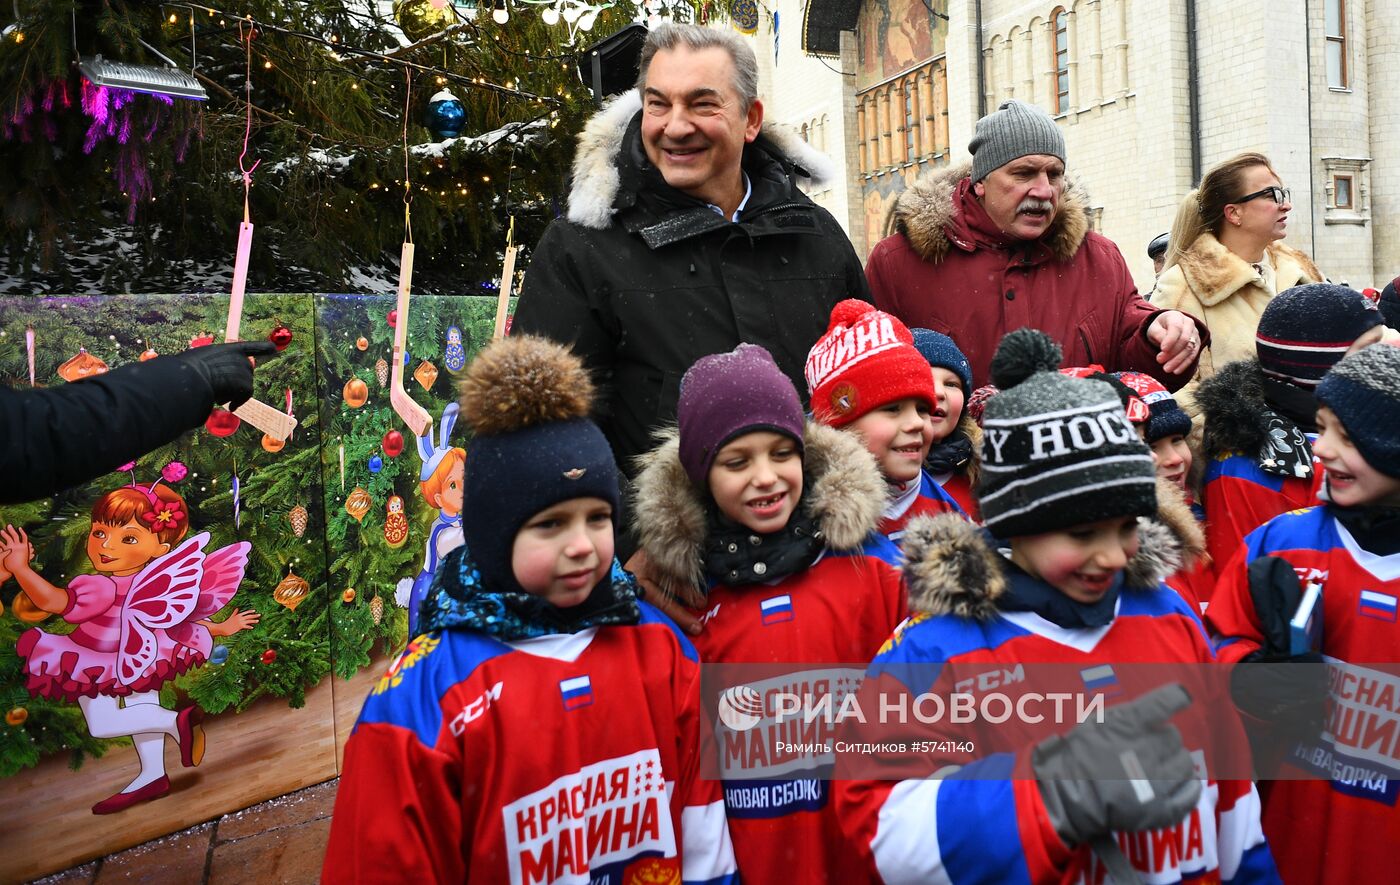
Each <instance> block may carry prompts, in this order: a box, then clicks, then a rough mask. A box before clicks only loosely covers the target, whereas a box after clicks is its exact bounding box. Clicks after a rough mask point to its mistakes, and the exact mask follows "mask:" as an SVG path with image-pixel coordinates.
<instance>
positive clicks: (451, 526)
mask: <svg viewBox="0 0 1400 885" xmlns="http://www.w3.org/2000/svg"><path fill="white" fill-rule="evenodd" d="M456 424H457V404H456V403H452V404H451V405H449V406H448V407H447V408H445V409H443V410H442V417H441V418H440V419H439V420H438V428H439V429H438V444H437V445H436V446H434V445H433V433H432V428H429V429H428V432H427V433H426V434H424V435H423V436H420V437H418V457H420V458H422V459H423V469H422V470H420V471H419V472H418V479H419V491H421V492H422V493H423V500H424V501H427V502H428V504H429V506H431V507H435V508H437V510H438V517H437V519H435V520H433V527H432V530H431V531H430V532H429V533H428V543H427V545H426V547H425V548H424V550H423V569H422V570H421V571H420V572H419V573H418V577H417V578H415V579H414V581H413V590H412V592H411V593H410V594H409V597H408V636H409V638H410V639H412V638H413V637H414V636H415V635H417V627H418V607H419V605H420V604H421V603H422V602H423V597H424V596H426V595H427V593H428V585H429V584H431V583H432V582H433V575H434V574H436V573H437V569H438V564H439V563H441V562H442V558H443V557H444V556H446V555H447V554H448V553H450V552H452V551H453V550H455V549H457V548H458V547H460V546H462V483H463V480H462V468H463V465H465V464H466V463H467V452H466V450H465V449H461V448H454V447H452V445H450V443H449V440H450V439H451V438H452V428H453V427H454V426H456Z"/></svg>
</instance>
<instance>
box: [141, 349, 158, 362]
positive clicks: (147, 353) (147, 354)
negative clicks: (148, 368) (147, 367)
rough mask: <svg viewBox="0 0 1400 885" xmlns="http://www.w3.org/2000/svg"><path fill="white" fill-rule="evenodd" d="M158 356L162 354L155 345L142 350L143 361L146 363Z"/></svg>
mask: <svg viewBox="0 0 1400 885" xmlns="http://www.w3.org/2000/svg"><path fill="white" fill-rule="evenodd" d="M158 356H160V354H158V353H156V351H155V348H154V347H148V348H146V349H145V350H143V351H142V352H141V362H143V363H144V362H146V361H147V360H153V359H155V358H156V357H158Z"/></svg>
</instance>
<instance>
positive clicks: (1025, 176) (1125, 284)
mask: <svg viewBox="0 0 1400 885" xmlns="http://www.w3.org/2000/svg"><path fill="white" fill-rule="evenodd" d="M968 149H969V150H970V151H971V152H972V164H971V167H970V168H969V167H968V166H967V165H961V166H955V167H952V168H949V169H946V170H942V171H939V172H936V173H934V174H932V175H930V176H927V177H925V178H924V179H923V180H921V181H920V182H918V183H917V184H915V185H914V186H913V187H911V188H910V189H909V190H907V191H905V192H904V194H902V195H901V196H900V198H899V201H898V203H896V205H895V224H896V229H897V230H898V233H896V234H894V235H893V236H890V237H887V238H885V239H884V240H882V241H881V242H880V243H878V244H877V245H876V246H875V248H874V250H873V251H872V252H871V253H870V259H869V261H868V262H867V263H866V267H865V274H866V278H867V279H868V280H869V282H870V290H871V293H872V294H873V295H874V298H875V304H876V306H877V307H879V308H880V309H881V310H884V311H887V312H889V313H892V314H894V315H895V316H897V317H899V318H900V319H901V320H903V321H904V323H905V324H906V325H908V326H910V327H916V328H917V327H922V328H927V329H933V330H935V331H938V332H942V333H944V334H946V335H949V336H951V337H952V338H953V339H954V340H955V341H957V343H958V347H959V348H961V350H962V352H963V353H964V354H965V355H966V356H967V358H968V361H969V362H970V363H971V364H972V377H973V383H974V384H976V385H982V384H986V383H988V381H989V380H990V379H989V378H988V374H989V372H988V369H989V367H990V365H991V361H992V354H993V353H994V352H995V351H996V346H997V342H998V341H1000V340H1001V337H1002V335H1005V334H1006V333H1007V332H1010V331H1013V330H1015V329H1018V328H1020V327H1022V326H1031V327H1034V328H1037V329H1041V330H1043V331H1044V332H1046V333H1047V334H1049V335H1050V336H1051V337H1052V338H1054V339H1055V340H1056V341H1058V342H1059V344H1060V346H1061V347H1062V348H1063V349H1064V354H1065V364H1066V365H1070V366H1083V365H1089V364H1091V363H1098V364H1099V365H1102V366H1104V367H1105V368H1107V369H1108V370H1109V371H1130V370H1131V371H1138V372H1146V373H1147V374H1149V375H1152V376H1153V377H1155V378H1157V379H1158V380H1159V381H1161V382H1162V383H1163V384H1164V385H1166V387H1167V388H1168V389H1169V390H1176V389H1177V388H1179V387H1181V386H1182V385H1183V384H1185V383H1186V382H1187V381H1188V380H1189V379H1190V378H1191V376H1192V374H1193V373H1194V372H1195V369H1196V361H1197V360H1198V359H1199V358H1200V353H1201V347H1202V346H1203V344H1204V343H1208V342H1209V337H1208V336H1209V333H1208V332H1207V331H1206V327H1205V324H1203V323H1201V322H1200V321H1199V320H1196V319H1195V318H1194V317H1191V316H1189V315H1187V314H1184V313H1181V312H1179V311H1174V310H1158V309H1156V308H1154V307H1152V306H1151V305H1149V304H1148V303H1147V302H1146V301H1144V300H1143V298H1142V296H1141V295H1139V294H1138V291H1137V287H1136V286H1135V285H1134V284H1133V278H1132V275H1131V274H1129V273H1128V266H1127V264H1126V263H1125V262H1124V261H1123V255H1122V253H1121V252H1119V251H1118V247H1117V246H1115V245H1114V244H1113V242H1112V241H1111V240H1109V239H1107V238H1106V237H1103V236H1100V235H1099V234H1096V233H1094V232H1092V231H1090V230H1089V216H1088V212H1087V207H1086V206H1085V201H1084V197H1083V195H1082V194H1081V193H1079V192H1077V191H1076V190H1075V189H1074V187H1073V186H1070V185H1067V182H1066V178H1065V141H1064V136H1063V135H1062V134H1061V133H1060V129H1059V127H1058V126H1056V125H1055V121H1054V120H1052V119H1051V118H1050V116H1049V115H1048V114H1046V113H1045V112H1044V111H1042V110H1040V109H1039V108H1037V107H1035V106H1033V105H1027V104H1023V103H1021V102H1019V101H1014V100H1013V101H1007V102H1005V103H1004V104H1002V106H1001V107H1000V108H999V109H998V110H997V111H996V112H994V113H992V114H988V115H987V116H986V117H983V118H982V119H981V120H978V121H977V128H976V132H975V134H974V135H973V138H972V141H971V143H970V144H969V145H968Z"/></svg>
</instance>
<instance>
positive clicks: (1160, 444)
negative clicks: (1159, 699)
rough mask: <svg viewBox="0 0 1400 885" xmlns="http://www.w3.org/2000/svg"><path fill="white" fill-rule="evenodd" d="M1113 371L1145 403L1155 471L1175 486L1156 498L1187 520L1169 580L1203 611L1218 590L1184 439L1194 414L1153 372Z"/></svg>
mask: <svg viewBox="0 0 1400 885" xmlns="http://www.w3.org/2000/svg"><path fill="white" fill-rule="evenodd" d="M1115 377H1116V378H1117V379H1118V380H1119V381H1120V382H1122V383H1123V384H1125V385H1127V387H1128V388H1129V389H1130V390H1132V391H1133V392H1134V393H1136V394H1137V395H1138V397H1139V398H1140V399H1141V400H1142V402H1143V405H1145V406H1146V407H1147V416H1146V418H1145V419H1144V420H1142V421H1141V422H1140V423H1139V424H1138V427H1139V429H1141V430H1142V434H1143V436H1142V441H1143V442H1145V443H1147V444H1148V445H1149V446H1151V447H1152V461H1153V463H1154V464H1155V465H1156V467H1157V477H1158V478H1159V479H1162V480H1164V481H1165V482H1167V483H1168V484H1169V485H1170V486H1171V488H1172V489H1173V491H1169V492H1167V493H1166V494H1164V495H1163V494H1160V493H1159V498H1163V499H1164V500H1161V501H1159V502H1158V506H1159V509H1160V510H1161V511H1162V512H1163V513H1164V514H1166V513H1170V514H1172V515H1173V516H1174V517H1179V518H1181V519H1182V520H1183V522H1182V527H1181V530H1180V531H1179V532H1178V534H1180V535H1181V536H1182V538H1183V540H1184V541H1185V543H1186V549H1185V550H1184V551H1183V553H1184V555H1185V559H1186V564H1185V565H1184V566H1183V567H1182V568H1181V569H1180V570H1178V571H1177V572H1176V573H1175V574H1172V575H1169V576H1168V577H1167V579H1166V583H1167V586H1169V587H1171V588H1172V589H1173V590H1175V591H1177V592H1178V593H1180V594H1181V596H1182V598H1183V599H1185V600H1186V601H1187V602H1190V603H1191V604H1192V606H1194V607H1195V608H1196V610H1197V611H1198V612H1201V613H1204V612H1205V610H1206V601H1207V600H1209V599H1210V597H1211V594H1212V593H1213V592H1214V590H1215V569H1214V568H1213V567H1212V564H1211V561H1210V557H1209V556H1207V555H1206V551H1205V532H1204V525H1203V524H1204V520H1205V510H1204V509H1203V508H1201V506H1200V505H1199V504H1197V503H1196V502H1195V500H1194V499H1193V497H1192V495H1191V460H1192V457H1191V446H1189V445H1188V444H1187V442H1186V440H1187V437H1189V436H1190V434H1191V417H1190V416H1189V415H1187V414H1186V412H1185V410H1184V409H1182V408H1181V406H1180V405H1178V404H1177V402H1176V399H1175V398H1174V397H1173V396H1172V395H1171V392H1170V391H1168V390H1167V389H1166V388H1165V387H1163V386H1162V382H1160V381H1158V380H1157V379H1156V378H1153V377H1152V376H1151V375H1147V374H1144V373H1142V372H1118V373H1116V374H1115ZM1159 492H1160V490H1159ZM1187 508H1189V509H1187ZM1183 511H1184V512H1183Z"/></svg>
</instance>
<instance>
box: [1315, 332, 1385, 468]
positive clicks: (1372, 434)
mask: <svg viewBox="0 0 1400 885" xmlns="http://www.w3.org/2000/svg"><path fill="white" fill-rule="evenodd" d="M1317 402H1318V404H1319V405H1323V406H1326V407H1327V408H1329V409H1331V410H1332V411H1333V412H1335V413H1336V415H1337V420H1339V421H1341V422H1342V426H1343V427H1345V428H1346V431H1347V436H1349V437H1351V441H1352V443H1353V444H1354V445H1355V446H1356V448H1357V449H1358V450H1360V452H1361V457H1363V458H1365V459H1366V463H1367V464H1369V465H1371V466H1372V467H1374V468H1375V469H1376V470H1379V471H1380V472H1381V473H1384V474H1385V475H1386V476H1389V477H1391V478H1394V479H1400V434H1397V433H1396V430H1395V428H1396V427H1400V347H1396V346H1394V345H1391V344H1372V345H1370V346H1369V347H1363V348H1361V349H1360V350H1358V351H1357V352H1356V353H1353V354H1352V355H1351V356H1348V357H1343V358H1342V360H1341V362H1339V363H1337V364H1336V365H1335V366H1333V367H1332V371H1330V372H1328V373H1327V375H1326V376H1325V377H1324V378H1323V379H1322V383H1321V384H1319V385H1318V386H1317Z"/></svg>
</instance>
